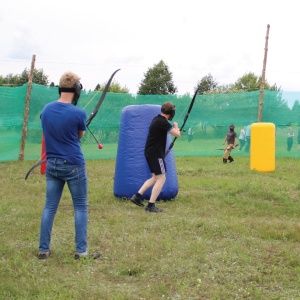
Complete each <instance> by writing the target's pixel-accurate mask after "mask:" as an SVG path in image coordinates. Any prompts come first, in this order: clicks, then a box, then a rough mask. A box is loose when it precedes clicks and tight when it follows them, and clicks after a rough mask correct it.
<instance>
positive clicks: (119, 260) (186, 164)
mask: <svg viewBox="0 0 300 300" xmlns="http://www.w3.org/2000/svg"><path fill="white" fill-rule="evenodd" d="M221 162H222V153H221V152H220V153H219V156H215V157H214V156H210V157H177V158H176V168H177V174H178V181H179V193H178V196H177V197H176V198H175V199H174V200H172V201H159V202H158V204H157V206H159V207H161V208H163V209H164V212H163V213H159V214H154V213H146V212H145V211H144V210H143V209H142V208H140V207H137V206H135V205H134V204H132V203H131V202H130V201H127V200H121V199H117V198H115V197H114V195H113V182H114V168H115V160H114V159H107V160H88V161H87V169H88V174H89V204H90V205H89V250H90V251H91V252H93V251H100V252H101V253H102V255H103V258H102V259H100V260H96V261H91V260H85V261H84V260H83V261H75V260H74V259H73V254H74V229H73V208H72V204H71V200H70V196H69V192H68V190H67V189H66V190H65V192H64V194H63V198H62V200H61V204H60V207H59V211H58V213H57V216H56V219H55V224H54V229H53V236H52V244H51V248H52V251H53V256H52V257H50V258H49V259H47V260H45V261H40V260H38V259H37V258H36V254H37V251H38V238H39V225H40V218H41V213H42V209H43V205H44V198H45V177H44V176H42V175H39V173H38V170H35V171H34V172H33V173H32V174H31V175H30V176H29V178H28V179H27V180H26V181H25V180H24V176H25V174H26V172H27V170H28V169H29V167H30V166H31V165H32V164H33V163H34V162H33V161H26V162H5V163H0V180H1V189H0V199H1V200H0V201H1V210H0V237H1V243H0V299H104V300H106V299H116V300H125V299H130V300H131V299H133V300H135V299H151V300H152V299H153V300H156V299H268V300H269V299H300V247H299V242H300V223H299V214H300V205H299V204H300V201H299V191H300V182H299V168H300V161H299V160H298V159H297V158H278V159H276V170H275V172H272V173H260V172H255V171H251V170H250V168H249V157H236V160H235V162H234V163H232V164H227V165H223V164H222V163H221Z"/></svg>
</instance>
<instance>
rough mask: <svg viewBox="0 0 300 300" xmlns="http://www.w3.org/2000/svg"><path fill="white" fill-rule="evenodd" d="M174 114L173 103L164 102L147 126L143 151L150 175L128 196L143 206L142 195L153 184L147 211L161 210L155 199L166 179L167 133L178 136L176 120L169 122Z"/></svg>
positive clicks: (178, 130)
mask: <svg viewBox="0 0 300 300" xmlns="http://www.w3.org/2000/svg"><path fill="white" fill-rule="evenodd" d="M174 115H175V105H174V104H173V103H172V102H165V103H164V104H163V105H162V106H161V114H159V115H157V116H156V117H154V118H153V120H152V122H151V124H150V127H149V133H148V137H147V141H146V145H145V151H144V153H145V158H146V160H147V163H148V166H149V169H150V172H151V174H152V177H151V178H149V179H147V180H146V181H145V182H144V184H143V185H142V187H141V188H140V189H139V191H138V192H137V193H136V194H134V195H133V196H132V197H131V198H130V200H131V201H132V202H133V203H134V204H136V205H138V206H142V207H143V206H144V204H143V200H142V195H143V193H145V192H146V191H147V190H148V189H149V188H151V187H152V186H153V188H152V193H151V196H150V199H149V202H148V205H147V207H146V209H145V210H146V211H148V212H162V209H160V208H158V207H156V206H155V201H156V199H157V197H158V195H159V194H160V192H161V190H162V188H163V186H164V184H165V181H166V174H165V173H166V163H165V160H164V158H165V151H166V143H167V134H168V133H170V134H172V135H174V136H175V137H176V138H178V137H180V129H179V128H178V124H177V122H174V123H173V126H172V125H171V124H170V123H169V121H171V120H172V118H173V117H174Z"/></svg>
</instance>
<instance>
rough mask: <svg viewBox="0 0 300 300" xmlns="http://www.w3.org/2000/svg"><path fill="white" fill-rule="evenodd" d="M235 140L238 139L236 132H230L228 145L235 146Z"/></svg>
mask: <svg viewBox="0 0 300 300" xmlns="http://www.w3.org/2000/svg"><path fill="white" fill-rule="evenodd" d="M235 139H236V132H235V131H230V130H228V132H227V144H234V140H235Z"/></svg>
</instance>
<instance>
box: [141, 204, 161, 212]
mask: <svg viewBox="0 0 300 300" xmlns="http://www.w3.org/2000/svg"><path fill="white" fill-rule="evenodd" d="M145 211H148V212H156V213H157V212H162V211H163V210H162V209H161V208H158V207H156V206H155V205H154V206H151V207H149V206H147V207H146V208H145Z"/></svg>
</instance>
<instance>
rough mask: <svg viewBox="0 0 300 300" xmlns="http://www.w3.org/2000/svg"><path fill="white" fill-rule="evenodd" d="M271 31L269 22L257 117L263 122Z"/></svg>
mask: <svg viewBox="0 0 300 300" xmlns="http://www.w3.org/2000/svg"><path fill="white" fill-rule="evenodd" d="M269 31H270V25H269V24H268V25H267V34H266V42H265V55H264V62H263V69H262V75H261V85H260V93H259V105H258V117H257V121H258V122H261V120H262V109H263V99H264V89H265V78H266V65H267V56H268V41H269Z"/></svg>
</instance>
